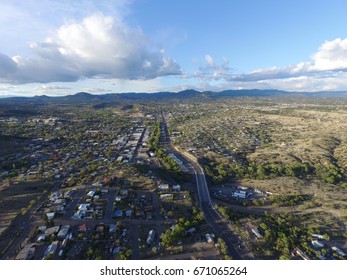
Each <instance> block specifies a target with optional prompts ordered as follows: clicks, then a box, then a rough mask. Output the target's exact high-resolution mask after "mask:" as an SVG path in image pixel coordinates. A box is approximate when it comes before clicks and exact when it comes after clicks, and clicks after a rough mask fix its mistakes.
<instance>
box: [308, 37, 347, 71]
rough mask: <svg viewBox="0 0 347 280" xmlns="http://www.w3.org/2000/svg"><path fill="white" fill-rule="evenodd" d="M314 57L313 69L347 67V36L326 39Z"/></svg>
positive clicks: (310, 68) (339, 68) (322, 69)
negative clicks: (330, 39) (331, 39)
mask: <svg viewBox="0 0 347 280" xmlns="http://www.w3.org/2000/svg"><path fill="white" fill-rule="evenodd" d="M312 59H313V63H312V65H311V66H310V67H309V70H311V71H324V70H342V69H343V70H345V69H347V38H346V39H341V38H337V39H335V40H333V41H326V42H325V43H324V44H323V45H322V46H321V47H320V48H319V50H318V52H316V53H315V54H314V55H313V56H312Z"/></svg>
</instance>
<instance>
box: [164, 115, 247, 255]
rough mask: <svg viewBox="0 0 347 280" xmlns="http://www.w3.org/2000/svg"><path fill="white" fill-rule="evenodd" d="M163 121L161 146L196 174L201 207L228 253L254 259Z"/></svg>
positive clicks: (196, 165) (202, 172) (201, 174)
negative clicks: (175, 143) (174, 142)
mask: <svg viewBox="0 0 347 280" xmlns="http://www.w3.org/2000/svg"><path fill="white" fill-rule="evenodd" d="M161 120H162V121H161V132H162V135H161V145H163V146H165V148H166V150H170V151H172V152H174V153H175V154H176V155H178V156H179V158H180V159H182V160H183V161H184V162H185V164H186V165H187V167H189V168H188V169H190V170H192V171H193V172H194V174H195V180H196V185H197V191H198V197H199V206H200V208H201V210H202V211H203V212H204V216H205V219H206V221H207V223H208V224H209V225H210V227H211V228H212V229H213V230H214V231H215V232H216V233H217V234H218V235H219V236H220V237H221V238H222V239H223V240H224V241H225V243H226V244H227V246H228V253H229V255H230V256H231V257H232V258H233V259H234V260H241V259H252V258H253V255H252V254H251V253H250V252H249V250H247V248H246V247H245V246H244V245H242V241H241V240H240V239H239V237H238V236H237V235H236V234H235V233H234V231H233V230H232V228H231V227H230V225H229V223H228V222H227V221H226V220H225V219H224V218H223V217H222V216H221V215H220V213H219V212H218V211H217V210H216V209H215V207H214V206H213V203H212V200H211V197H210V192H209V189H208V185H207V182H206V177H205V174H204V171H203V168H202V167H201V166H200V165H199V164H198V163H197V162H196V160H194V159H192V158H191V157H187V155H183V153H181V152H180V151H179V150H177V149H176V148H175V147H173V146H172V145H171V141H170V137H169V133H168V129H167V125H166V120H165V117H164V115H163V113H162V114H161ZM241 247H242V248H243V249H242V250H241V249H240V248H241ZM241 251H242V252H241Z"/></svg>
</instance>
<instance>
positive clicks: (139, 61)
mask: <svg viewBox="0 0 347 280" xmlns="http://www.w3.org/2000/svg"><path fill="white" fill-rule="evenodd" d="M0 11H1V12H0V38H1V40H0V96H2V97H3V96H34V95H51V96H59V95H67V94H74V93H76V92H79V91H86V92H90V93H93V94H103V93H109V92H115V93H119V92H157V91H180V90H185V89H196V90H200V91H206V90H213V91H221V90H226V89H254V88H257V89H279V90H288V91H338V90H347V17H346V11H347V1H345V0H329V1H325V0H324V1H323V0H305V1H303V0H281V1H278V0H261V1H260V0H204V1H201V0H175V1H173V0H172V1H163V0H97V1H90V0H74V1H71V0H26V1H22V0H0Z"/></svg>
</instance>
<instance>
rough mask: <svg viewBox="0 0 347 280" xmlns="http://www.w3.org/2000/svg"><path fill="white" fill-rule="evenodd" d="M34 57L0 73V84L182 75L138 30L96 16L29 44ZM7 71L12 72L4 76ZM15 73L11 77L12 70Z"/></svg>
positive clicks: (11, 61)
mask: <svg viewBox="0 0 347 280" xmlns="http://www.w3.org/2000/svg"><path fill="white" fill-rule="evenodd" d="M30 48H31V50H32V51H33V52H34V54H35V56H33V57H21V56H15V57H12V59H9V57H8V56H5V55H2V56H1V57H0V59H2V60H6V65H5V66H2V64H1V66H0V67H1V68H0V81H3V82H9V83H10V82H12V83H31V82H41V83H47V82H55V81H77V80H79V79H83V78H94V77H98V78H100V77H102V78H117V79H130V80H136V79H143V80H146V79H153V78H156V77H160V76H166V75H177V74H180V73H181V69H180V66H179V65H178V64H177V63H176V62H175V61H174V60H173V59H171V58H169V57H167V56H166V55H165V54H164V51H163V50H158V49H155V48H153V46H152V45H151V43H150V41H149V39H148V38H147V37H146V36H145V35H144V34H143V32H142V31H141V30H140V29H138V28H132V27H130V26H127V25H126V24H124V23H123V22H121V21H119V20H117V19H116V18H113V17H110V16H105V15H103V14H102V13H95V14H93V15H92V16H89V17H86V18H84V19H83V20H82V21H80V22H70V23H66V24H64V25H63V26H61V27H60V28H59V29H58V30H57V31H56V32H54V34H53V35H52V36H50V37H48V38H47V39H46V40H45V41H44V42H41V43H32V44H31V45H30ZM11 65H12V68H11V70H12V71H8V70H9V68H10V66H11ZM14 66H16V68H17V71H13V70H14V69H15V67H14Z"/></svg>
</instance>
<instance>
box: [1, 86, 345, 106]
mask: <svg viewBox="0 0 347 280" xmlns="http://www.w3.org/2000/svg"><path fill="white" fill-rule="evenodd" d="M245 96H249V97H265V96H268V97H271V96H272V97H276V96H305V97H347V91H317V92H294V91H283V90H276V89H268V90H267V89H240V90H223V91H197V90H194V89H187V90H183V91H179V92H171V91H162V92H155V93H147V92H126V93H105V94H91V93H88V92H77V93H75V94H71V95H65V96H47V95H39V96H37V95H36V96H33V97H25V96H18V97H4V98H1V99H0V104H1V103H12V102H14V103H16V102H17V103H22V102H33V103H49V102H54V103H94V102H106V103H107V102H121V101H125V102H126V101H156V100H158V101H161V100H188V99H192V100H194V99H198V100H204V99H206V100H214V99H219V98H233V97H245Z"/></svg>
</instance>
